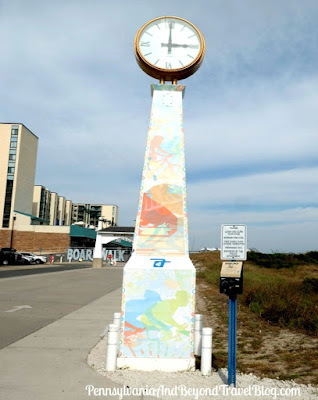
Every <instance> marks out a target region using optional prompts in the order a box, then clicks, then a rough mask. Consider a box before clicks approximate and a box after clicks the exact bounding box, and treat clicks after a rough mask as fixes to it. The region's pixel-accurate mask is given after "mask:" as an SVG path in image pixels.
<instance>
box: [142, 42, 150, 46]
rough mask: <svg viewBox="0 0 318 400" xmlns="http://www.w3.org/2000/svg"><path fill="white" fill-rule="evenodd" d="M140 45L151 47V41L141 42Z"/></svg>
mask: <svg viewBox="0 0 318 400" xmlns="http://www.w3.org/2000/svg"><path fill="white" fill-rule="evenodd" d="M140 46H145V47H149V46H150V42H143V41H141V42H140Z"/></svg>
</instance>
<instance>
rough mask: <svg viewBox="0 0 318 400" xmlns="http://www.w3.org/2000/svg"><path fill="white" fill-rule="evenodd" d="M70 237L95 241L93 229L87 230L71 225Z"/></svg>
mask: <svg viewBox="0 0 318 400" xmlns="http://www.w3.org/2000/svg"><path fill="white" fill-rule="evenodd" d="M70 236H71V237H84V238H88V239H96V231H95V230H94V229H87V228H83V227H82V226H78V225H71V229H70Z"/></svg>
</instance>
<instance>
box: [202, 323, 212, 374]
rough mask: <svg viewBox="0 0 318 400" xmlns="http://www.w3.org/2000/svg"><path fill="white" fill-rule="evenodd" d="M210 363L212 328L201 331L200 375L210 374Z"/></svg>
mask: <svg viewBox="0 0 318 400" xmlns="http://www.w3.org/2000/svg"><path fill="white" fill-rule="evenodd" d="M211 361H212V328H203V329H202V352H201V373H202V375H210V374H211V370H212V368H211V364H212V363H211Z"/></svg>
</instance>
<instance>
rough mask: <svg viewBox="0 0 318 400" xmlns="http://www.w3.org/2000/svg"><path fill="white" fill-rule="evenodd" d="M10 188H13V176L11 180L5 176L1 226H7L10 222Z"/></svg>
mask: <svg viewBox="0 0 318 400" xmlns="http://www.w3.org/2000/svg"><path fill="white" fill-rule="evenodd" d="M12 188H13V177H12V180H10V179H9V177H8V178H7V188H6V197H5V201H4V209H3V220H2V227H3V228H9V223H10V214H11V201H12Z"/></svg>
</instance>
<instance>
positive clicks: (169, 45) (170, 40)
mask: <svg viewBox="0 0 318 400" xmlns="http://www.w3.org/2000/svg"><path fill="white" fill-rule="evenodd" d="M171 31H172V23H171V22H170V24H169V41H168V54H170V53H171V48H172V38H171Z"/></svg>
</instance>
